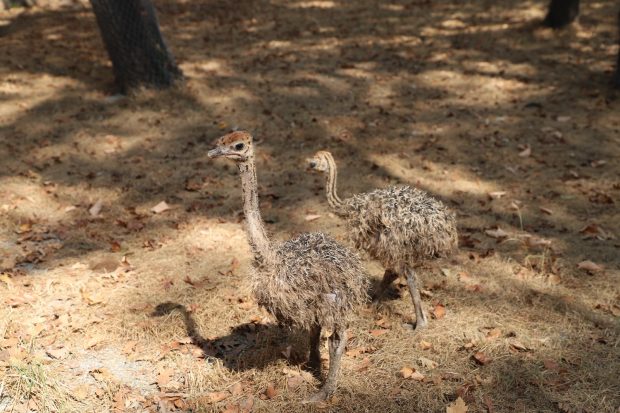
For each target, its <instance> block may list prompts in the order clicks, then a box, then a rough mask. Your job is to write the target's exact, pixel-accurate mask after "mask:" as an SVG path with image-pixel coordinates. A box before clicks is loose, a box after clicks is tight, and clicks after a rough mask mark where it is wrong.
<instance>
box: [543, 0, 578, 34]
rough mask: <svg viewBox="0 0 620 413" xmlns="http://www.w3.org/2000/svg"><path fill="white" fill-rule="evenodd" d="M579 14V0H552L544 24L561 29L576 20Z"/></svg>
mask: <svg viewBox="0 0 620 413" xmlns="http://www.w3.org/2000/svg"><path fill="white" fill-rule="evenodd" d="M578 14H579V0H551V3H549V10H548V11H547V16H546V17H545V20H543V24H544V25H545V26H547V27H552V28H554V29H559V28H561V27H564V26H566V25H568V24H570V23H572V22H573V21H575V19H576V18H577V15H578Z"/></svg>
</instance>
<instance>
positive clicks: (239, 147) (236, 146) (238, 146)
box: [235, 142, 245, 151]
mask: <svg viewBox="0 0 620 413" xmlns="http://www.w3.org/2000/svg"><path fill="white" fill-rule="evenodd" d="M244 146H245V145H244V144H243V143H241V142H239V143H238V144H236V145H235V149H236V150H238V151H240V150H241V149H243V147H244Z"/></svg>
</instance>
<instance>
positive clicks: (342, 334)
mask: <svg viewBox="0 0 620 413" xmlns="http://www.w3.org/2000/svg"><path fill="white" fill-rule="evenodd" d="M346 345H347V332H346V330H345V329H344V328H339V327H336V328H335V329H334V333H333V334H332V335H331V337H329V373H327V379H326V380H325V383H324V384H323V387H321V390H319V392H318V393H316V394H314V395H312V396H311V397H310V398H309V399H307V400H305V403H316V402H320V401H323V400H326V399H327V398H328V397H329V396H331V395H332V394H333V393H334V392H335V391H336V387H337V384H338V374H339V373H340V360H341V359H342V355H343V354H344V349H345V347H346Z"/></svg>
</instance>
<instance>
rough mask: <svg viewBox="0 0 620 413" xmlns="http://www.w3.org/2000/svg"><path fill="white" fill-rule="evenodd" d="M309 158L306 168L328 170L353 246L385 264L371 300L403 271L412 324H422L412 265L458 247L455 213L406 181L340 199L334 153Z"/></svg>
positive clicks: (330, 195) (331, 198) (332, 201)
mask: <svg viewBox="0 0 620 413" xmlns="http://www.w3.org/2000/svg"><path fill="white" fill-rule="evenodd" d="M307 162H308V166H309V168H310V169H312V170H315V171H319V172H322V173H324V174H325V175H326V193H327V201H328V203H329V205H330V207H331V208H332V209H333V211H334V212H335V213H336V214H337V215H339V216H340V217H342V218H344V219H346V220H347V223H348V227H349V236H350V238H351V240H352V241H353V243H354V244H355V246H356V248H358V249H362V250H365V251H366V252H367V253H368V254H369V255H370V256H371V257H372V258H374V259H376V260H377V261H379V262H380V263H381V264H382V265H383V267H384V268H385V274H384V276H383V280H382V282H381V285H380V287H379V291H378V293H377V294H376V295H375V300H378V299H379V298H380V297H381V296H382V295H383V293H384V291H385V290H386V289H387V287H389V285H390V284H391V283H392V281H394V280H395V279H396V278H398V276H399V274H403V275H405V276H406V277H407V285H408V287H409V292H410V294H411V298H412V300H413V305H414V307H415V313H416V329H417V328H422V327H424V326H426V324H427V319H426V315H425V314H424V311H423V309H422V299H421V298H420V292H419V291H418V280H417V276H416V272H415V268H416V267H417V266H419V265H420V264H422V263H423V262H424V261H426V260H429V259H432V258H435V257H440V256H446V255H448V254H449V253H450V252H451V251H452V250H453V249H455V248H456V245H457V232H456V221H455V217H454V214H453V213H452V212H451V211H450V210H449V209H448V208H447V207H446V206H445V205H444V204H443V203H442V202H440V201H438V200H437V199H435V198H432V197H431V196H429V195H428V194H426V193H425V192H424V191H421V190H419V189H417V188H411V187H408V186H399V187H390V188H387V189H376V190H374V191H371V192H366V193H362V194H357V195H354V196H352V197H351V198H348V199H345V200H344V201H343V200H341V199H340V197H338V194H337V192H336V180H337V175H338V172H337V168H336V163H335V162H334V158H333V157H332V155H331V154H330V153H329V152H327V151H319V152H317V153H316V154H315V155H314V157H312V158H310V159H308V161H307Z"/></svg>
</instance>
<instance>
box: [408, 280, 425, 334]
mask: <svg viewBox="0 0 620 413" xmlns="http://www.w3.org/2000/svg"><path fill="white" fill-rule="evenodd" d="M406 274H407V285H408V286H409V293H410V294H411V300H412V301H413V307H414V308H415V317H416V320H415V328H416V330H419V329H422V328H424V327H426V325H427V324H428V321H427V320H426V315H424V310H422V298H421V297H420V291H419V290H418V279H417V276H416V273H415V271H414V270H413V269H412V268H409V269H407V272H406Z"/></svg>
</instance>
